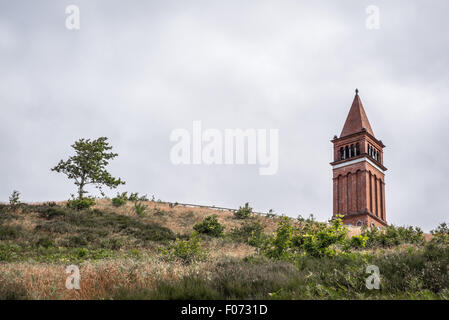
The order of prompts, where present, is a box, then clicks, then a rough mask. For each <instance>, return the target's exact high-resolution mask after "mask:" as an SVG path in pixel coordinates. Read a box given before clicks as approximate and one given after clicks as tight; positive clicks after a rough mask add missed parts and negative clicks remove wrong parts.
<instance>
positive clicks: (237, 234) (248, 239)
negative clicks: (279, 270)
mask: <svg viewBox="0 0 449 320" xmlns="http://www.w3.org/2000/svg"><path fill="white" fill-rule="evenodd" d="M229 237H230V238H231V239H232V240H234V241H239V242H244V243H247V244H249V245H252V246H255V247H259V246H260V245H261V244H262V242H263V239H264V238H265V234H264V232H263V227H262V226H261V225H260V224H259V223H257V222H245V223H243V224H242V226H241V227H240V228H234V229H233V230H232V231H231V232H230V233H229Z"/></svg>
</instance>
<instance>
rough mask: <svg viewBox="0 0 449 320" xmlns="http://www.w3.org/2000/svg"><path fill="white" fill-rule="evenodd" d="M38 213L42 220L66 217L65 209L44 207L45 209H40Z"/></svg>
mask: <svg viewBox="0 0 449 320" xmlns="http://www.w3.org/2000/svg"><path fill="white" fill-rule="evenodd" d="M38 212H39V215H40V216H41V217H42V218H45V219H48V220H51V219H53V218H56V217H63V216H65V215H66V211H65V210H64V209H62V208H55V207H49V208H45V207H44V208H43V209H40V210H39V211H38Z"/></svg>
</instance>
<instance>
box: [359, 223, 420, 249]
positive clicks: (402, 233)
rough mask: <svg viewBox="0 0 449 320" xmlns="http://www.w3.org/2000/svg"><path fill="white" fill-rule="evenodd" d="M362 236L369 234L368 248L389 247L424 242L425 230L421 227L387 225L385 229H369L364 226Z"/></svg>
mask: <svg viewBox="0 0 449 320" xmlns="http://www.w3.org/2000/svg"><path fill="white" fill-rule="evenodd" d="M361 235H362V236H367V237H368V240H367V241H366V247H367V248H375V247H384V248H389V247H393V246H397V245H400V244H405V243H407V244H422V243H423V242H424V237H423V231H422V230H421V229H420V228H419V227H415V228H413V227H395V226H393V225H390V226H387V227H386V228H384V229H381V230H378V229H377V228H371V229H367V228H366V227H362V233H361Z"/></svg>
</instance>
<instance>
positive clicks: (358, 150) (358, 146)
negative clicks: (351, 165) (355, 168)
mask: <svg viewBox="0 0 449 320" xmlns="http://www.w3.org/2000/svg"><path fill="white" fill-rule="evenodd" d="M355 155H356V156H358V155H360V144H359V143H356V145H355Z"/></svg>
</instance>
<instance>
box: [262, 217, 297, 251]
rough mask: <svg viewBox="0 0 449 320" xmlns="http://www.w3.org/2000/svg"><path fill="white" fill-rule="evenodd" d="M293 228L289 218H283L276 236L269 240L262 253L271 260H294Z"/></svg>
mask: <svg viewBox="0 0 449 320" xmlns="http://www.w3.org/2000/svg"><path fill="white" fill-rule="evenodd" d="M293 232H294V230H293V227H292V225H291V224H290V219H289V218H288V217H282V218H281V219H280V220H279V222H278V227H277V229H276V234H275V236H274V237H271V238H269V239H268V240H267V242H266V243H265V244H264V247H263V248H262V253H263V254H264V255H265V256H267V257H268V258H270V259H282V260H288V259H290V258H292V256H293V253H294V249H293V246H292V245H293V242H292V239H293Z"/></svg>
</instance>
